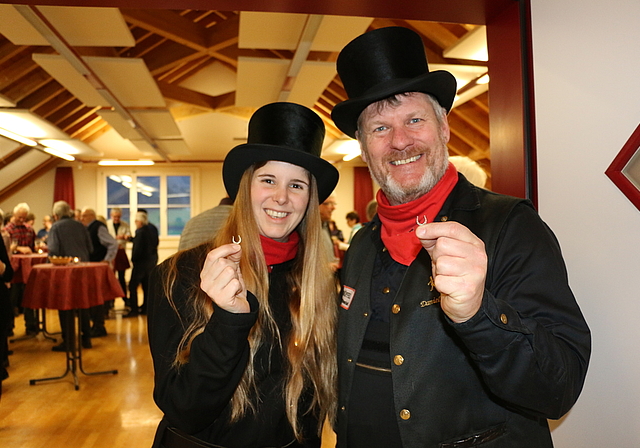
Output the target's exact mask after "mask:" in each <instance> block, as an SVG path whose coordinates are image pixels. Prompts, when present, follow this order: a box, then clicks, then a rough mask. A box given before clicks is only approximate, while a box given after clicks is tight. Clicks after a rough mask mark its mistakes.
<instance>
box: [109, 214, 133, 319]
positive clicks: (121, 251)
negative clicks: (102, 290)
mask: <svg viewBox="0 0 640 448" xmlns="http://www.w3.org/2000/svg"><path fill="white" fill-rule="evenodd" d="M109 216H110V219H108V220H107V230H108V231H109V234H110V235H111V236H112V237H114V238H115V239H116V241H117V242H118V251H117V252H116V258H115V259H114V260H113V269H114V270H115V271H116V272H117V274H118V282H120V286H121V287H122V291H123V292H124V294H125V296H124V297H123V298H122V299H123V300H124V301H125V303H126V302H127V301H128V300H129V299H128V297H127V279H126V271H127V269H129V268H130V267H131V263H129V257H128V256H127V251H126V249H127V241H129V240H130V239H131V228H130V227H129V223H128V222H127V221H124V220H123V219H122V209H121V208H119V207H114V208H112V209H111V212H110V213H109ZM106 307H107V309H112V308H113V300H109V301H108V302H107V303H106Z"/></svg>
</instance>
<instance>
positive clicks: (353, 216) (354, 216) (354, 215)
mask: <svg viewBox="0 0 640 448" xmlns="http://www.w3.org/2000/svg"><path fill="white" fill-rule="evenodd" d="M345 218H346V220H347V225H348V226H349V228H350V229H351V232H350V233H349V239H348V240H347V242H346V243H345V242H342V241H340V240H338V239H337V238H336V239H334V240H333V242H334V244H337V245H338V249H340V250H345V251H346V250H347V249H349V244H351V240H352V239H353V236H354V235H355V234H356V232H357V231H358V230H360V229H361V228H362V223H361V222H360V215H359V214H358V212H356V211H351V212H349V213H347V216H346V217H345Z"/></svg>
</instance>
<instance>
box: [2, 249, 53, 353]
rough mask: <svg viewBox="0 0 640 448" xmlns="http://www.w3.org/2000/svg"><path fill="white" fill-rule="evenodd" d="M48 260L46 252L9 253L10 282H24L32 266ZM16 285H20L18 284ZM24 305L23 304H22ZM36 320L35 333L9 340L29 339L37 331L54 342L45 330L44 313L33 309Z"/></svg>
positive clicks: (34, 335) (27, 278)
mask: <svg viewBox="0 0 640 448" xmlns="http://www.w3.org/2000/svg"><path fill="white" fill-rule="evenodd" d="M47 261H48V254H46V253H42V254H40V253H38V254H12V255H11V267H12V268H13V278H12V279H11V283H13V284H20V283H21V284H26V283H27V280H29V274H30V273H31V269H32V267H33V266H35V265H38V264H42V263H46V262H47ZM18 287H20V288H21V287H22V286H21V285H18ZM22 306H24V304H22ZM35 321H36V333H35V334H29V335H26V336H22V337H19V338H15V339H11V342H15V341H20V340H23V339H30V338H34V337H36V335H37V334H38V333H42V334H44V337H45V338H47V339H51V340H52V341H53V342H56V340H55V338H53V337H52V336H51V335H50V333H48V332H47V321H46V315H45V313H41V312H40V310H39V309H36V310H35Z"/></svg>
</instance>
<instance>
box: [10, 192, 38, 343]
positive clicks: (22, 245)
mask: <svg viewBox="0 0 640 448" xmlns="http://www.w3.org/2000/svg"><path fill="white" fill-rule="evenodd" d="M29 212H30V208H29V204H27V203H26V202H21V203H20V204H18V205H16V206H15V207H14V208H13V215H12V216H11V220H10V221H9V223H8V224H7V225H6V226H5V228H4V230H5V232H7V233H8V234H9V238H10V241H11V244H10V248H11V252H13V253H19V254H31V253H33V252H34V251H35V241H36V232H35V231H34V230H33V227H31V226H28V225H27V223H26V221H27V216H28V215H29ZM24 287H25V285H24V283H13V284H12V285H11V303H12V304H13V307H14V310H17V312H18V313H20V312H24V322H25V330H26V334H27V335H35V334H37V332H38V323H37V320H36V313H35V311H34V310H32V309H29V308H24V309H23V308H22V296H23V294H24Z"/></svg>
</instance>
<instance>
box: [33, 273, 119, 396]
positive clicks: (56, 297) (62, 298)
mask: <svg viewBox="0 0 640 448" xmlns="http://www.w3.org/2000/svg"><path fill="white" fill-rule="evenodd" d="M122 296H124V293H123V291H122V288H121V287H120V284H119V283H118V280H117V279H116V277H115V275H114V273H113V271H112V270H111V268H110V267H109V264H108V263H104V262H97V263H70V264H68V265H66V266H56V265H53V264H39V265H35V266H33V268H32V269H31V274H29V280H28V281H27V286H26V288H25V294H24V297H25V306H28V307H30V308H35V309H40V308H48V309H54V310H71V311H74V319H73V320H72V321H71V322H70V325H72V327H73V328H68V329H67V334H68V335H69V339H70V340H69V341H67V346H68V350H67V360H66V361H67V370H66V371H65V373H64V374H62V375H61V376H58V377H52V378H41V379H34V380H29V384H31V385H33V384H35V383H36V382H38V381H48V380H57V379H61V378H64V377H65V376H66V375H67V374H69V373H71V374H72V375H73V378H74V384H75V389H76V390H78V389H79V383H78V375H77V369H78V368H79V369H80V371H81V372H82V373H84V374H85V375H100V374H105V373H112V374H116V373H118V371H117V370H107V371H104V372H92V373H88V372H85V371H84V368H83V366H82V344H80V340H81V334H80V325H79V323H78V310H80V309H86V308H90V307H92V306H96V305H101V304H103V303H104V302H105V301H106V300H111V299H115V298H116V297H122Z"/></svg>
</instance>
